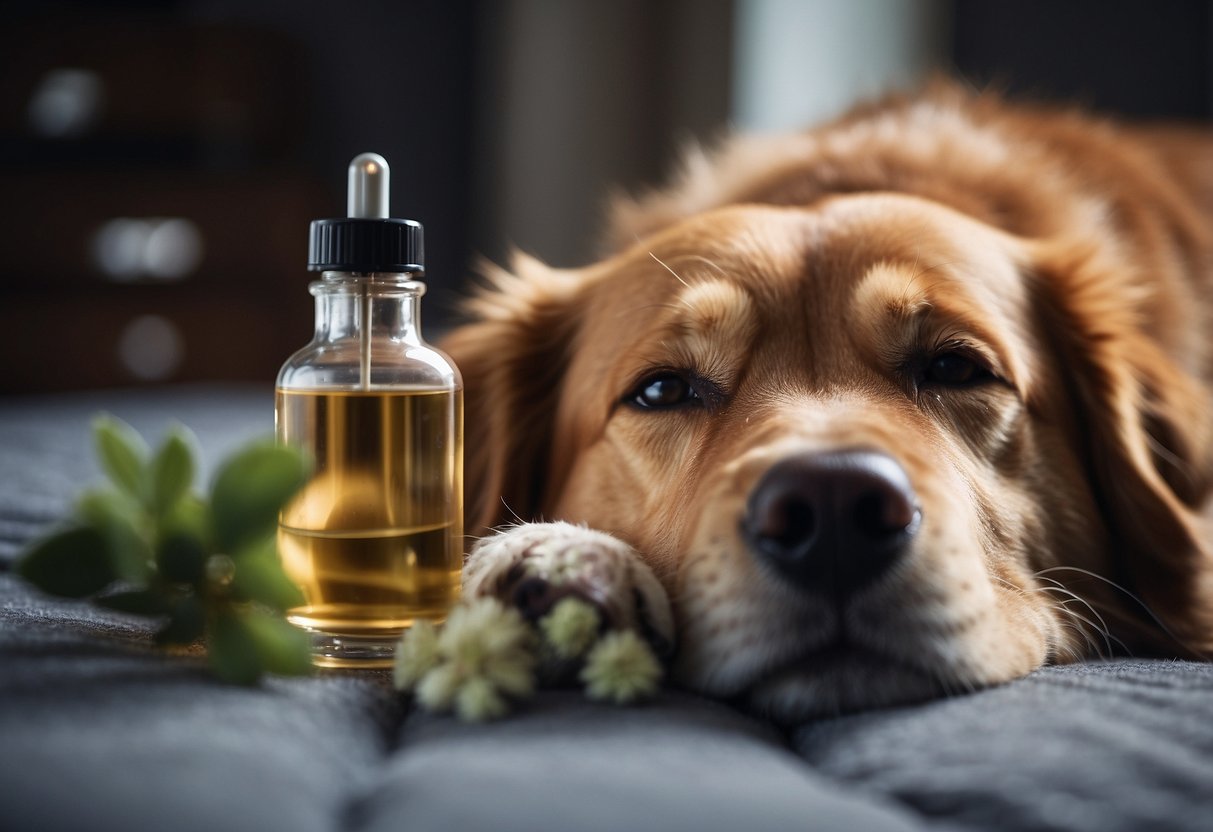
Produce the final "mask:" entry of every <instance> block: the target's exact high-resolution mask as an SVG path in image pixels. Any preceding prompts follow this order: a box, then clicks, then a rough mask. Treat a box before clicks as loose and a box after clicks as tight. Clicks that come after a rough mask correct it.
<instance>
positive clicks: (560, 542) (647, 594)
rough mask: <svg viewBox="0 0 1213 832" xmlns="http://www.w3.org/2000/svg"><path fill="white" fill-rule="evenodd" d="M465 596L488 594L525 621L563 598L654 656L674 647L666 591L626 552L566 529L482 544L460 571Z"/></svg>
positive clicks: (530, 530)
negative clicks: (626, 633)
mask: <svg viewBox="0 0 1213 832" xmlns="http://www.w3.org/2000/svg"><path fill="white" fill-rule="evenodd" d="M463 594H464V596H465V597H468V598H475V597H479V596H491V597H494V598H498V599H500V600H502V601H504V602H505V603H507V604H511V605H513V606H514V607H516V608H517V609H518V610H519V612H521V613H522V614H523V615H524V616H525V617H526V618H527V619H529V620H531V621H536V620H538V619H540V618H542V617H543V616H544V615H546V614H547V613H548V611H549V610H551V609H552V607H553V606H555V605H556V603H557V602H558V601H560V600H561V599H562V598H566V597H570V596H572V597H576V598H580V599H582V600H584V601H587V602H589V603H590V604H592V605H594V607H596V608H597V609H598V612H599V614H600V615H602V618H603V621H604V622H605V623H606V625H607V626H608V627H610V628H613V629H634V630H636V631H637V632H639V633H641V634H642V635H643V636H645V637H646V638H647V639H648V641H649V643H650V644H652V646H653V647H654V649H655V650H657V652H658V653H659V654H663V655H664V654H668V653H669V652H671V651H672V649H673V646H674V617H673V614H672V613H671V611H670V602H669V599H668V598H667V597H666V594H665V589H664V588H663V587H662V586H661V583H660V582H659V581H658V580H657V577H656V576H655V575H654V574H653V571H652V570H651V569H649V567H648V564H646V563H645V562H644V561H643V560H641V559H640V557H639V555H637V554H636V551H635V550H634V549H632V547H631V546H629V545H627V544H626V543H624V542H623V541H621V540H618V539H616V538H614V537H611V535H609V534H605V533H603V532H598V531H593V530H591V529H587V528H585V527H583V526H574V525H572V524H571V523H525V524H523V525H520V526H514V527H512V528H509V529H505V530H503V531H499V532H497V533H495V534H492V535H490V536H488V537H485V538H482V539H481V540H480V541H478V542H477V543H476V545H475V546H473V547H472V551H471V552H470V553H469V554H468V558H467V561H466V563H465V564H464V566H463Z"/></svg>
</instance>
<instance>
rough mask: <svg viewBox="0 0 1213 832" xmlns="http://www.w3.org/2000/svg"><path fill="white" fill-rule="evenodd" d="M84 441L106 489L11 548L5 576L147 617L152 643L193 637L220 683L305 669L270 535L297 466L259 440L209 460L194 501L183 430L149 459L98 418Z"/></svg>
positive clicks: (132, 436)
mask: <svg viewBox="0 0 1213 832" xmlns="http://www.w3.org/2000/svg"><path fill="white" fill-rule="evenodd" d="M93 438H94V442H95V445H96V450H97V455H98V457H99V459H100V462H101V467H102V469H103V470H104V471H105V473H106V475H107V477H108V479H109V486H108V487H105V488H99V489H94V490H89V491H86V492H85V493H84V494H82V495H81V496H80V498H79V499H78V500H77V502H76V505H75V509H74V511H73V513H72V515H71V517H70V518H69V519H68V520H67V521H66V522H65V523H64V524H63V525H62V526H61V527H60V528H58V529H57V530H56V531H54V532H52V533H51V534H49V535H48V536H46V537H43V538H41V539H39V540H36V541H34V542H33V543H32V544H31V545H30V546H29V547H28V548H27V549H26V550H25V551H24V552H23V553H22V555H21V556H20V560H19V562H18V564H17V574H18V575H20V576H21V577H22V578H24V579H25V580H26V581H28V582H30V583H31V584H33V585H34V586H36V587H38V588H39V589H41V590H42V591H44V592H47V593H50V594H52V595H59V596H63V597H68V598H88V599H90V600H91V601H92V602H93V603H95V604H97V605H99V606H102V607H106V608H109V609H113V610H119V611H121V612H125V613H132V614H135V615H141V616H149V617H152V618H155V619H157V620H159V621H160V622H161V626H160V628H159V630H158V631H157V633H156V642H157V643H159V644H162V645H174V644H175V645H186V644H193V643H195V642H198V641H200V640H205V643H206V648H207V657H208V660H209V663H210V666H211V668H212V670H213V671H214V673H215V675H216V676H218V677H219V678H221V679H223V680H225V681H228V682H234V683H238V684H253V683H255V682H257V681H258V680H259V679H260V678H261V676H262V674H264V673H275V674H281V675H302V674H306V673H308V672H310V671H311V657H310V653H309V645H308V638H307V635H306V634H305V633H304V632H303V631H302V630H299V629H297V628H295V627H293V626H291V624H289V623H288V622H287V621H286V619H285V617H284V613H285V611H286V610H287V609H289V608H290V607H293V606H295V605H298V604H301V603H302V602H303V598H302V595H301V594H300V592H299V589H298V588H297V587H296V586H295V585H294V584H293V583H292V582H291V581H290V579H289V578H288V577H287V575H286V573H285V572H284V571H283V569H282V565H281V563H280V561H279V557H278V550H277V538H276V530H277V521H278V511H279V509H280V508H281V507H282V505H283V504H285V503H286V501H287V500H289V499H290V498H291V496H292V495H294V493H295V492H296V491H298V490H299V488H300V487H301V486H302V485H303V484H304V482H305V481H306V480H307V477H308V473H309V465H308V462H307V460H306V459H304V457H303V456H302V455H301V454H300V453H299V452H297V451H295V450H293V449H290V448H286V447H282V446H279V445H275V444H273V443H272V442H269V441H263V442H258V443H255V444H251V445H248V446H247V447H245V448H243V449H241V450H239V451H237V452H235V453H234V454H233V455H232V456H230V457H229V458H227V459H226V460H225V461H224V462H223V463H222V464H221V466H220V467H219V469H218V471H217V472H216V475H215V477H214V481H213V483H212V485H211V488H210V491H209V494H208V495H207V497H206V498H204V497H203V496H201V495H199V494H198V493H197V492H195V491H194V489H193V483H194V478H195V475H196V471H197V464H196V462H195V452H194V448H195V447H196V444H197V442H196V440H195V439H194V436H193V434H192V433H190V431H189V430H187V429H186V428H184V427H180V426H178V427H174V428H172V429H170V430H169V431H168V433H167V435H166V436H165V438H164V440H163V441H162V442H161V444H160V446H159V447H158V448H157V449H156V450H155V452H154V453H153V452H152V450H151V449H150V448H149V447H148V445H147V443H146V442H145V441H144V440H143V438H142V437H141V436H140V435H139V434H138V433H137V432H136V431H135V430H134V429H132V428H131V427H130V426H129V425H127V424H126V423H125V422H122V421H120V420H118V419H115V418H113V417H110V416H105V415H103V416H99V417H98V418H97V419H96V420H95V421H94V423H93ZM208 498H209V499H208Z"/></svg>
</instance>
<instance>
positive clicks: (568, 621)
mask: <svg viewBox="0 0 1213 832" xmlns="http://www.w3.org/2000/svg"><path fill="white" fill-rule="evenodd" d="M601 626H602V619H601V618H599V616H598V610H596V609H595V608H594V606H593V605H592V604H589V603H587V602H585V601H583V600H581V599H580V598H571V597H570V598H564V599H562V600H561V601H560V602H559V603H557V604H556V606H555V607H553V608H552V611H551V612H549V613H548V614H547V615H546V616H544V617H543V618H542V619H540V621H539V628H540V630H542V631H543V636H544V638H545V639H546V640H547V643H548V644H549V645H550V646H551V648H552V652H554V653H555V654H556V656H557V657H558V658H561V659H575V658H577V657H578V656H581V655H582V654H584V653H585V651H586V650H588V649H589V648H590V645H591V644H593V643H594V639H595V638H597V637H598V631H599V629H600V628H601Z"/></svg>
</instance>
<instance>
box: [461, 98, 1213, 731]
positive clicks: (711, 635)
mask: <svg viewBox="0 0 1213 832" xmlns="http://www.w3.org/2000/svg"><path fill="white" fill-rule="evenodd" d="M1211 215H1213V140H1211V139H1210V138H1209V137H1208V136H1206V135H1205V134H1203V133H1202V132H1200V131H1198V130H1194V129H1193V130H1186V129H1183V128H1179V127H1174V128H1172V127H1154V128H1151V127H1130V126H1125V125H1117V124H1115V123H1112V122H1110V121H1107V120H1101V119H1097V118H1093V117H1091V116H1088V115H1084V114H1081V113H1078V112H1075V111H1071V110H1066V109H1060V108H1050V107H1043V106H1037V105H1022V104H1019V105H1016V104H1012V103H1009V102H1008V101H1006V100H1004V99H1003V98H1002V97H1000V96H997V95H993V94H988V93H977V92H973V91H970V90H967V89H964V88H962V87H960V86H958V85H954V84H949V83H935V84H932V85H930V86H929V87H928V88H927V89H925V90H923V91H921V92H920V93H918V94H915V95H909V96H893V97H889V98H886V99H884V100H881V101H878V102H876V103H873V104H868V105H864V106H860V107H859V108H858V109H856V110H854V111H853V112H851V113H849V114H848V115H846V116H844V117H842V118H840V119H838V120H836V121H834V122H832V123H829V124H826V125H824V126H822V127H819V128H817V129H814V130H810V131H808V132H804V133H800V134H795V135H782V136H774V137H769V136H768V137H746V136H740V137H734V138H732V139H729V140H727V141H726V142H725V143H724V144H723V145H722V146H721V147H719V148H717V149H716V150H715V151H713V152H703V151H696V152H693V153H692V154H691V155H690V156H689V157H688V160H687V162H686V165H685V167H684V170H683V172H682V174H681V176H680V177H678V178H677V180H676V181H675V182H674V183H673V184H672V185H670V186H669V187H666V188H664V189H661V190H657V191H655V192H652V193H650V194H648V195H645V196H642V197H640V198H636V199H630V200H621V201H618V202H617V203H616V204H615V205H614V207H613V211H612V218H611V220H610V223H609V231H608V241H609V242H608V248H607V250H606V253H605V255H604V257H603V259H602V260H601V261H600V262H597V263H595V264H593V265H589V266H586V267H584V268H578V269H554V268H549V267H547V266H545V265H543V264H542V263H540V262H538V261H536V260H534V259H531V258H528V257H526V256H522V255H518V256H516V257H515V259H514V261H513V264H512V268H511V270H509V271H506V270H496V271H493V272H491V274H490V281H489V285H488V286H487V287H485V288H484V289H483V290H482V291H481V292H480V293H479V294H478V295H477V296H476V297H474V298H473V299H472V300H471V301H470V306H469V308H470V309H471V310H472V320H471V321H470V322H468V323H466V324H465V325H462V326H460V327H459V328H457V329H456V330H454V331H453V333H452V334H451V335H450V336H449V338H448V339H447V340H446V341H445V344H444V349H445V350H446V351H447V352H449V354H450V355H451V356H452V357H453V359H454V361H455V362H456V364H457V365H458V366H459V367H460V368H461V370H462V372H463V375H464V379H465V385H466V407H467V415H466V424H467V435H466V448H467V469H466V472H467V489H466V494H467V508H468V522H469V530H470V531H475V532H476V533H477V534H479V535H485V534H488V535H489V536H488V537H486V538H485V539H484V540H482V541H481V542H480V544H479V545H478V546H477V547H476V549H475V550H474V551H473V553H472V556H471V559H470V561H469V562H468V564H467V567H466V568H465V576H464V579H465V592H467V593H469V594H473V595H476V594H496V595H499V596H501V597H504V598H506V599H509V600H511V601H513V602H516V603H517V604H518V605H519V606H520V607H521V608H522V609H523V611H524V612H526V613H527V614H528V615H531V616H532V617H533V616H534V615H537V614H540V613H542V612H543V611H544V610H546V609H547V608H548V607H549V606H550V604H551V603H552V601H553V599H554V597H555V596H556V595H558V594H559V593H553V592H548V591H545V587H546V585H547V583H550V582H545V581H544V580H542V577H543V574H542V573H536V572H535V570H527V569H525V568H522V567H524V566H525V565H526V563H527V562H528V560H530V559H534V558H539V557H542V558H546V559H547V560H548V561H549V562H550V561H551V559H552V557H554V556H556V557H557V559H559V554H560V553H561V552H565V553H572V554H571V555H570V558H568V559H566V560H568V562H569V563H571V564H573V568H584V564H587V563H588V564H590V565H591V568H592V569H598V570H599V571H600V572H602V571H603V570H604V569H605V572H604V573H603V574H605V575H606V577H605V578H603V577H602V574H600V575H599V579H598V580H597V582H595V581H594V580H584V581H582V582H581V583H580V584H577V585H576V586H575V587H574V589H573V590H568V589H567V587H566V588H565V589H564V590H561V591H575V592H581V593H582V594H589V595H592V594H593V592H592V591H591V590H588V589H586V588H587V587H593V586H597V587H600V588H601V587H603V586H606V587H608V588H609V589H608V590H605V591H604V590H601V589H600V590H599V592H598V596H596V597H594V598H593V599H592V600H594V601H595V603H598V604H599V606H600V607H601V608H603V609H604V611H605V612H606V614H607V616H608V618H609V619H611V620H612V622H613V623H615V624H617V625H621V626H637V627H640V628H642V629H643V630H644V631H645V632H647V633H648V634H650V636H651V637H652V638H653V639H654V640H655V641H656V642H659V643H663V644H665V645H666V646H669V647H671V648H672V651H673V652H672V654H671V665H670V667H671V675H672V679H673V681H674V682H675V683H677V684H679V685H681V686H685V687H686V688H689V689H691V690H694V691H698V692H701V693H704V694H706V695H710V696H714V697H721V698H725V699H730V700H734V701H737V702H741V703H744V704H745V705H746V706H748V707H751V708H753V709H755V710H757V711H758V712H760V713H763V714H766V715H768V716H770V717H772V718H774V719H776V720H783V721H795V720H801V719H806V718H813V717H818V716H822V715H829V714H837V713H845V712H851V711H856V710H862V709H868V708H874V707H881V706H889V705H895V704H901V703H907V702H912V701H918V700H924V699H929V698H932V697H936V696H941V695H949V694H954V693H959V692H964V691H969V690H973V689H977V688H981V687H985V686H988V685H994V684H998V683H1002V682H1006V681H1008V680H1012V679H1015V678H1017V677H1021V676H1023V675H1025V674H1028V673H1030V672H1032V671H1033V670H1035V669H1037V668H1039V667H1041V666H1043V665H1047V664H1050V663H1060V662H1073V661H1079V660H1083V659H1087V658H1092V657H1099V656H1110V655H1114V654H1122V653H1128V654H1137V655H1145V654H1148V655H1167V656H1180V657H1206V656H1207V655H1208V651H1210V650H1211V649H1213V556H1211V554H1210V549H1209V544H1208V536H1207V533H1206V522H1205V519H1204V514H1203V510H1204V507H1205V504H1206V499H1207V497H1208V495H1209V490H1210V483H1211V482H1213V446H1211V444H1210V443H1211V441H1213V407H1211V405H1213V402H1211V398H1210V381H1211V377H1213V352H1211V346H1213V341H1211V340H1210V338H1209V333H1210V331H1211V330H1210V316H1211V315H1213V310H1211V308H1210V302H1211V301H1213V286H1211V280H1213V234H1211V230H1213V226H1211V225H1210V218H1211ZM512 518H514V519H517V520H519V521H527V522H523V523H521V524H518V525H515V526H514V527H512V528H508V529H506V530H505V531H501V532H497V533H492V532H491V530H492V529H494V528H495V527H498V526H499V525H500V524H503V523H507V522H510V521H511V519H512ZM552 521H559V522H552ZM574 562H575V563H574ZM577 564H581V565H582V566H577ZM567 565H568V564H566V566H567ZM537 574H538V575H539V582H538V585H536V575H537ZM528 576H529V577H528ZM547 588H550V587H547ZM663 590H664V592H663ZM667 595H668V598H669V601H670V606H669V607H668V608H667V607H666V606H665V600H664V596H667ZM671 613H672V618H671ZM675 625H676V626H675ZM675 632H676V633H677V644H676V647H675V646H673V639H674V634H675Z"/></svg>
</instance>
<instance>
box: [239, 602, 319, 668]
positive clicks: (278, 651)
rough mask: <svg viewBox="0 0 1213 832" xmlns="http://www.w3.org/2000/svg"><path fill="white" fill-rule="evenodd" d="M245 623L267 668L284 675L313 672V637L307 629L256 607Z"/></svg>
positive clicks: (244, 618)
mask: <svg viewBox="0 0 1213 832" xmlns="http://www.w3.org/2000/svg"><path fill="white" fill-rule="evenodd" d="M241 623H242V624H243V626H244V630H245V633H246V634H247V636H248V638H249V640H250V641H251V642H252V644H253V647H254V649H255V650H256V651H257V655H258V657H259V658H260V661H261V666H262V667H264V668H265V670H266V671H268V672H269V673H277V674H278V675H280V676H306V675H308V674H309V673H311V672H312V653H311V639H310V638H308V634H307V633H305V632H304V631H303V630H300V629H299V628H298V627H295V626H293V625H291V624H290V623H289V622H287V621H285V620H283V619H281V618H277V617H275V616H272V615H265V614H261V613H258V612H255V611H249V612H247V613H245V615H244V616H243V619H242V622H241Z"/></svg>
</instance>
